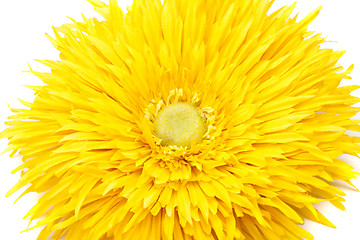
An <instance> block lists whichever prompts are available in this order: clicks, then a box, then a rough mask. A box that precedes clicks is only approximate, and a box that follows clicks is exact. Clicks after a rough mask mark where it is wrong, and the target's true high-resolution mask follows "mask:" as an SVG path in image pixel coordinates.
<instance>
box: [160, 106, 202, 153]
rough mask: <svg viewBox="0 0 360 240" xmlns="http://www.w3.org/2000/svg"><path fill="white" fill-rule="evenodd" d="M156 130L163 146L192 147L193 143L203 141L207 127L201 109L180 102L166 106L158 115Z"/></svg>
mask: <svg viewBox="0 0 360 240" xmlns="http://www.w3.org/2000/svg"><path fill="white" fill-rule="evenodd" d="M154 130H155V134H156V135H157V136H158V137H159V138H160V139H161V140H162V141H161V144H162V145H166V146H174V145H175V146H178V147H191V143H192V142H194V143H195V144H196V143H200V142H201V141H202V139H203V137H204V134H205V133H206V131H207V126H206V119H205V117H204V114H203V113H202V111H201V110H200V108H198V107H196V106H194V105H192V104H189V103H185V102H180V103H175V104H171V105H169V106H166V107H165V108H164V109H163V110H161V111H160V112H159V113H158V114H157V116H156V118H155V120H154Z"/></svg>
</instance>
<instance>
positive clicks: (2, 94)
mask: <svg viewBox="0 0 360 240" xmlns="http://www.w3.org/2000/svg"><path fill="white" fill-rule="evenodd" d="M292 2H293V1H292V0H290V1H289V0H277V1H276V2H275V4H274V6H273V8H272V9H277V8H279V7H280V6H283V5H289V4H291V3H292ZM130 4H131V1H126V0H119V5H121V6H126V5H130ZM320 5H322V6H323V9H322V11H321V13H320V16H319V17H318V18H317V19H316V20H315V22H314V23H312V24H311V26H310V29H311V30H316V31H318V32H322V33H324V35H325V36H328V38H327V39H328V40H333V41H338V43H331V44H327V45H326V47H331V48H334V49H339V50H347V51H348V52H347V53H346V54H345V56H344V57H343V58H342V60H341V64H343V65H344V66H349V65H350V64H351V63H354V64H355V70H354V71H353V72H352V76H353V80H352V83H353V84H358V85H360V47H359V44H360V36H359V30H360V27H359V25H360V14H359V10H360V4H359V3H358V1H357V0H301V1H299V2H298V4H297V7H296V8H295V11H294V12H300V17H301V18H302V17H305V16H306V14H307V13H309V12H311V10H313V9H314V8H316V7H318V6H320ZM81 13H84V14H85V16H86V17H93V16H97V17H99V15H98V14H96V13H95V12H94V11H93V9H92V7H91V5H90V4H89V3H87V2H86V1H85V0H31V1H29V0H17V1H11V0H5V1H4V0H2V1H1V4H0V131H1V130H2V129H4V128H5V126H4V125H3V122H4V121H5V120H6V117H7V116H8V115H9V114H10V111H9V109H8V104H10V106H12V107H17V106H20V105H19V103H18V102H17V98H21V99H25V100H26V99H27V100H30V101H31V100H32V99H33V94H32V91H30V90H27V89H26V88H25V87H22V86H21V85H24V84H29V85H36V84H40V82H39V80H38V79H36V78H35V77H34V76H32V75H31V74H29V73H22V72H21V71H24V70H28V66H27V64H28V63H29V64H30V65H31V66H32V67H33V68H34V69H36V70H39V71H46V70H47V69H46V68H44V67H43V66H41V65H40V64H38V63H36V62H35V61H34V60H33V59H58V52H57V51H56V50H55V49H54V48H53V47H52V45H51V44H50V43H49V42H48V40H47V38H46V37H45V34H44V33H45V32H47V33H50V34H51V33H52V30H51V27H52V26H59V25H61V24H62V23H64V22H70V20H69V19H67V18H66V17H67V16H70V17H72V18H75V19H76V20H79V21H80V20H81ZM354 94H355V95H357V96H360V91H357V92H355V93H354ZM5 148H6V140H4V139H0V152H2V151H3V150H4V149H5ZM346 161H347V162H350V163H351V164H352V165H353V166H354V167H355V170H357V171H359V172H360V161H359V160H358V159H346ZM19 163H20V159H19V158H18V157H15V158H13V159H10V158H9V157H8V154H4V155H1V156H0V239H3V240H18V239H22V240H35V239H36V236H37V234H38V232H39V230H32V231H30V232H26V233H21V234H20V233H19V232H20V231H22V230H24V229H26V227H27V225H28V221H27V220H23V219H22V217H23V216H24V214H25V213H26V212H27V210H28V209H30V208H31V207H32V206H33V204H35V203H36V201H37V196H36V194H28V195H26V196H25V197H23V198H22V199H20V200H19V201H18V202H17V203H16V204H15V205H13V202H14V200H15V199H16V198H17V197H18V196H19V195H20V192H21V191H19V192H17V193H15V194H14V195H12V196H11V197H8V198H5V194H6V192H7V191H8V190H9V189H10V188H11V187H12V186H13V185H14V184H15V183H16V182H17V180H18V179H19V175H18V174H13V175H11V174H10V172H11V170H12V169H14V168H15V167H16V166H18V164H19ZM353 183H354V184H355V185H356V186H357V187H358V188H360V181H359V180H354V181H353ZM342 189H343V190H344V191H345V192H346V193H347V197H346V200H347V202H346V203H345V206H346V209H347V211H346V212H342V211H340V210H338V209H336V208H335V207H332V206H330V205H329V204H319V205H317V206H318V208H319V209H321V210H322V212H323V213H325V216H327V217H328V218H329V220H330V221H332V222H333V223H334V224H335V225H336V226H337V229H331V228H327V227H324V226H321V225H319V224H315V223H313V222H310V221H307V222H306V224H305V228H306V229H308V230H310V231H311V233H313V235H314V236H315V239H317V240H335V239H336V240H337V239H345V240H359V239H360V231H359V229H358V228H359V222H360V192H356V191H354V190H352V189H351V188H348V187H346V186H345V185H343V186H342ZM89 240H91V239H89Z"/></svg>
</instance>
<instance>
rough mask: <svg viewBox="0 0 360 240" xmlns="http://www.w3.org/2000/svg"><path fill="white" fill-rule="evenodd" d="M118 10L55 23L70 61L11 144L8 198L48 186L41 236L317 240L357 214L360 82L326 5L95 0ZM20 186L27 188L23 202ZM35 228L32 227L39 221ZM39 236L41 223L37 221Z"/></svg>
mask: <svg viewBox="0 0 360 240" xmlns="http://www.w3.org/2000/svg"><path fill="white" fill-rule="evenodd" d="M89 1H90V2H91V3H92V4H93V5H94V7H95V9H96V10H97V11H98V12H99V13H100V14H101V15H102V16H103V17H104V20H102V21H99V20H97V19H95V18H90V19H87V18H84V19H83V22H76V21H73V23H72V24H65V25H63V26H61V27H59V28H54V32H55V37H54V38H51V37H49V39H50V41H51V42H52V43H53V45H54V46H55V47H56V48H57V49H58V50H59V51H60V52H61V54H60V57H61V60H60V61H50V60H46V61H41V62H42V63H43V64H45V65H46V66H48V67H50V68H51V72H49V73H41V72H36V71H33V70H31V71H32V72H33V73H34V74H35V75H36V76H38V77H39V78H40V79H41V80H42V81H43V82H44V83H45V85H44V86H30V88H31V89H33V90H34V91H35V92H36V97H35V99H34V102H32V103H29V102H23V104H24V105H25V106H26V107H27V108H24V109H12V110H13V112H14V113H15V114H14V115H13V116H11V117H9V118H10V119H12V120H10V121H9V122H7V124H8V125H9V128H8V129H6V130H5V131H4V132H2V133H1V137H5V138H8V139H9V145H10V146H9V148H8V150H10V151H12V155H14V154H15V153H17V152H18V153H19V154H21V155H22V159H23V164H22V165H21V166H19V167H18V168H16V169H15V170H14V172H16V171H20V170H22V171H23V172H22V178H21V179H20V180H19V182H18V183H17V184H16V185H15V186H14V187H13V188H12V189H11V190H10V191H9V192H8V195H10V194H12V193H14V192H15V191H17V190H19V189H20V188H22V187H23V186H25V185H27V184H29V183H30V184H31V185H30V186H29V187H28V188H27V189H26V190H25V192H24V193H23V194H22V195H24V194H26V193H29V192H38V193H44V194H43V195H42V196H41V197H40V199H39V201H38V203H37V204H36V205H35V206H34V207H33V208H32V209H30V210H29V212H28V213H27V214H26V216H25V217H28V218H29V219H30V220H31V221H32V220H36V219H38V218H39V217H41V216H43V218H42V219H41V220H39V221H38V222H37V223H36V224H35V226H34V227H39V226H45V228H44V229H43V230H42V232H41V233H40V235H39V237H38V240H45V239H47V237H48V236H49V235H50V234H51V233H52V232H54V235H53V236H52V239H58V238H59V237H60V236H63V235H66V239H70V240H75V239H86V240H88V239H90V240H99V239H101V240H105V239H115V240H117V239H131V240H133V239H154V240H160V239H163V240H172V239H174V240H180V239H196V240H203V239H220V240H223V239H229V240H230V239H246V240H251V239H255V240H261V239H263V240H265V239H269V240H278V239H286V240H288V239H298V240H300V239H303V238H305V239H313V237H312V235H311V234H310V233H308V232H307V231H306V230H303V229H302V228H301V227H299V226H298V225H299V224H302V223H303V221H304V218H309V219H312V220H314V221H317V222H319V223H321V224H325V225H327V226H333V225H332V224H331V223H330V222H329V221H328V220H327V219H326V218H325V217H324V216H323V215H322V214H321V213H320V212H319V211H318V210H317V209H316V208H315V207H314V206H313V204H314V203H317V202H323V201H329V202H331V203H332V204H333V205H334V206H336V207H338V208H340V209H343V208H344V207H343V205H342V201H344V199H343V198H342V196H344V195H345V194H344V193H343V192H342V191H341V190H339V189H338V188H336V187H334V186H332V185H331V182H332V181H333V180H342V181H344V182H346V183H348V184H350V185H352V184H351V182H350V179H352V178H354V177H355V175H356V174H357V173H356V172H355V171H353V169H352V167H351V166H350V165H348V164H347V163H345V162H343V161H341V160H340V159H339V158H338V157H339V156H340V155H341V154H351V155H355V156H356V154H357V153H358V152H360V148H359V146H358V145H357V144H356V143H358V142H359V138H357V137H351V136H349V135H347V134H346V133H345V131H346V130H353V131H359V130H360V127H359V125H358V123H359V121H357V120H352V119H351V118H352V117H353V116H354V115H355V114H356V113H357V112H358V110H359V109H357V108H355V107H352V105H353V104H355V103H357V102H359V99H358V98H356V97H353V96H351V95H350V93H351V92H352V91H353V90H355V89H357V88H358V86H346V87H338V85H339V83H340V81H341V80H342V79H350V77H349V74H350V71H351V69H352V68H353V67H350V68H349V69H347V70H345V71H343V68H342V67H341V66H338V65H337V61H338V60H339V58H340V57H341V55H342V54H343V53H344V52H340V51H333V50H331V49H323V48H320V44H322V43H324V42H325V39H324V38H323V37H322V35H321V34H313V33H312V32H309V31H308V30H307V26H308V24H309V23H310V22H311V21H312V20H313V19H314V18H315V17H316V16H317V14H318V13H319V10H320V9H317V10H315V11H314V12H312V13H311V14H310V15H308V16H307V17H306V18H304V19H302V20H299V21H298V20H297V19H296V17H295V18H290V17H289V16H290V13H291V12H292V10H293V8H294V5H291V6H287V7H284V8H281V9H279V10H278V11H276V12H274V13H272V14H268V13H267V12H268V10H269V8H270V6H271V4H272V2H273V1H270V2H269V1H268V0H236V1H235V0H222V1H220V0H165V1H164V3H162V2H161V1H160V0H135V1H134V3H133V5H132V7H131V8H129V11H128V13H127V14H126V15H124V14H123V12H122V10H121V9H120V8H119V7H118V5H117V2H116V0H111V1H110V4H109V5H106V4H104V3H103V2H101V1H99V0H89ZM22 195H21V196H22ZM30 229H32V228H30ZM28 230H29V229H28Z"/></svg>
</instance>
